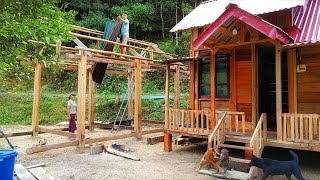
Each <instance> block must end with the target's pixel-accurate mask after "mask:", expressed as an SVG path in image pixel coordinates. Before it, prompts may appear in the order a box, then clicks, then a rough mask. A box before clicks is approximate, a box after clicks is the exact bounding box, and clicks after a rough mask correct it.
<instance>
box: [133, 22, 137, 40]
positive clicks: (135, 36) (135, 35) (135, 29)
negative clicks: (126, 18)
mask: <svg viewBox="0 0 320 180" xmlns="http://www.w3.org/2000/svg"><path fill="white" fill-rule="evenodd" d="M133 38H134V39H137V26H136V25H134V34H133Z"/></svg>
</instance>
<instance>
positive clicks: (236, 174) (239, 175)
mask: <svg viewBox="0 0 320 180" xmlns="http://www.w3.org/2000/svg"><path fill="white" fill-rule="evenodd" d="M198 173H200V174H204V175H209V176H213V177H216V178H223V179H239V180H240V179H249V178H250V177H249V173H245V172H240V171H226V173H225V174H220V173H218V172H217V171H215V170H213V169H212V170H205V169H202V170H200V171H199V172H198Z"/></svg>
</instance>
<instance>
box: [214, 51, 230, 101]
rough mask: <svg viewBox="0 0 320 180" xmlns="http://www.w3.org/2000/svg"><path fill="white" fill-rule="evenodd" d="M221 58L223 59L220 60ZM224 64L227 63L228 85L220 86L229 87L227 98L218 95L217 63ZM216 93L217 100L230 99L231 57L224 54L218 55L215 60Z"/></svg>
mask: <svg viewBox="0 0 320 180" xmlns="http://www.w3.org/2000/svg"><path fill="white" fill-rule="evenodd" d="M220 58H221V59H220ZM219 61H220V62H223V63H227V72H226V73H227V83H226V84H220V85H227V87H228V92H227V95H226V96H218V95H217V85H218V83H217V67H218V66H217V63H219ZM215 93H216V96H215V97H216V98H221V99H229V98H230V55H228V54H222V53H218V54H217V55H216V59H215ZM210 94H211V93H210Z"/></svg>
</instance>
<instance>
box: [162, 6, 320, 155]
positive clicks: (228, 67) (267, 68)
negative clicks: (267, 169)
mask: <svg viewBox="0 0 320 180" xmlns="http://www.w3.org/2000/svg"><path fill="white" fill-rule="evenodd" d="M183 31H189V32H191V33H190V34H191V35H190V40H191V45H190V57H189V58H180V59H175V60H168V61H166V63H167V69H168V70H167V74H166V78H167V83H166V95H167V98H166V106H165V107H166V111H165V112H166V115H165V117H166V120H165V122H166V125H165V141H164V150H165V151H171V150H172V134H181V135H185V136H190V137H199V138H208V147H212V146H213V147H215V148H219V147H226V148H234V149H241V150H245V151H246V152H247V154H248V156H247V158H249V157H250V154H251V155H252V154H254V155H257V156H261V154H262V151H263V148H264V147H265V146H274V147H283V148H292V149H302V150H310V151H320V133H319V131H320V118H319V113H320V1H318V0H297V1H290V0H281V1H275V0H270V1H253V0H239V1H227V0H225V1H222V0H211V1H206V2H203V3H202V4H201V5H199V6H198V7H197V8H195V9H194V10H193V11H192V12H191V13H190V14H189V15H187V16H186V17H185V18H184V19H182V20H181V21H180V22H179V23H178V24H177V25H176V26H175V27H174V28H173V29H172V30H171V32H183ZM177 62H184V63H185V64H188V65H190V94H189V105H190V106H189V109H181V108H180V107H179V98H178V97H176V95H178V93H177V91H179V89H178V88H176V87H175V88H174V89H175V102H174V105H173V106H171V104H170V101H169V93H170V88H169V78H170V71H169V67H171V66H175V63H177ZM178 81H179V79H176V78H175V83H174V85H175V86H177V87H178V86H179V82H178ZM227 142H239V143H243V146H240V145H231V144H227Z"/></svg>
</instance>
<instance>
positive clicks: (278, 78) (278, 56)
mask: <svg viewBox="0 0 320 180" xmlns="http://www.w3.org/2000/svg"><path fill="white" fill-rule="evenodd" d="M281 63H282V60H281V49H280V48H279V46H276V109H277V140H278V141H282V116H281V114H282V77H281Z"/></svg>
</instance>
